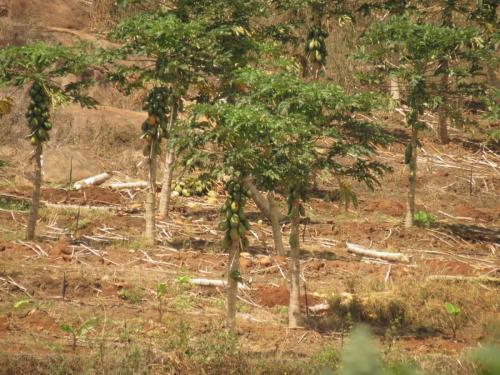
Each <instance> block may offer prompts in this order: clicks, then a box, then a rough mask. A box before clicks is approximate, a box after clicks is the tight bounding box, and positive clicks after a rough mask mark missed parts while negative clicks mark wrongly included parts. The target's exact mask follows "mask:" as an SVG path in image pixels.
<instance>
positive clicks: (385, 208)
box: [364, 199, 405, 216]
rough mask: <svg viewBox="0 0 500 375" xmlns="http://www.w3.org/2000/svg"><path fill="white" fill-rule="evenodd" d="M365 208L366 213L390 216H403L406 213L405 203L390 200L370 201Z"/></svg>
mask: <svg viewBox="0 0 500 375" xmlns="http://www.w3.org/2000/svg"><path fill="white" fill-rule="evenodd" d="M364 208H365V210H366V211H370V212H380V213H383V214H385V215H389V216H403V215H404V213H405V205H404V204H403V203H401V202H397V201H394V200H388V199H381V200H372V201H369V202H368V203H366V205H365V206H364Z"/></svg>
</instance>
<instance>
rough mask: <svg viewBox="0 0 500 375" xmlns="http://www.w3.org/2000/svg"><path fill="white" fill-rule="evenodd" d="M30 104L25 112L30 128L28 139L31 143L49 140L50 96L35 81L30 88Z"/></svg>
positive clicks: (50, 126)
mask: <svg viewBox="0 0 500 375" xmlns="http://www.w3.org/2000/svg"><path fill="white" fill-rule="evenodd" d="M29 94H30V99H31V101H30V104H29V106H28V111H27V112H26V120H27V121H28V127H29V128H30V131H31V132H30V134H29V136H28V137H29V139H30V142H31V144H32V145H36V144H38V143H41V142H45V141H48V140H49V133H48V132H49V131H50V129H52V124H51V123H50V121H49V117H50V113H49V110H50V108H49V106H50V96H49V95H48V93H47V90H46V89H45V88H44V87H43V85H42V84H40V83H38V82H35V83H33V85H32V86H31V89H30V92H29Z"/></svg>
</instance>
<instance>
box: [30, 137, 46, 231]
mask: <svg viewBox="0 0 500 375" xmlns="http://www.w3.org/2000/svg"><path fill="white" fill-rule="evenodd" d="M33 159H34V162H35V163H34V172H35V177H34V180H33V195H32V199H31V210H30V216H29V219H28V227H27V230H26V239H27V240H28V241H31V240H33V239H34V238H35V229H36V222H37V221H38V208H39V206H40V188H41V186H42V144H41V143H40V142H38V143H37V145H36V147H35V155H34V156H33Z"/></svg>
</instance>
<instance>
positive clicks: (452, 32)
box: [358, 17, 484, 227]
mask: <svg viewBox="0 0 500 375" xmlns="http://www.w3.org/2000/svg"><path fill="white" fill-rule="evenodd" d="M481 44H482V43H481V38H480V35H479V33H478V31H477V30H476V29H474V28H472V27H462V28H455V27H448V26H442V25H434V24H426V23H422V22H416V21H414V20H412V19H410V18H408V17H392V18H390V19H389V20H387V21H383V22H377V23H375V24H374V25H373V26H372V27H371V28H370V29H369V30H368V31H367V32H366V34H365V35H364V36H363V37H362V39H361V45H362V46H361V49H360V53H359V55H358V56H359V57H360V58H361V59H362V60H364V61H366V62H367V63H368V65H369V67H371V71H370V72H369V73H368V74H365V75H364V77H365V78H366V79H367V80H368V81H369V82H381V81H383V80H384V79H385V77H387V76H394V77H397V78H398V80H399V81H400V82H401V83H402V84H403V85H402V86H403V87H404V92H403V93H402V95H403V98H404V102H405V103H406V104H407V111H406V125H407V126H408V127H409V128H410V130H411V136H410V142H409V144H408V146H407V148H406V153H405V163H406V164H408V169H409V178H408V198H407V212H406V217H405V226H406V227H411V226H412V225H413V218H414V213H415V189H416V178H417V149H418V145H419V140H418V134H419V132H420V131H422V130H423V129H425V128H426V124H425V123H424V122H423V121H422V119H421V117H422V115H423V113H424V111H426V110H430V111H437V110H438V108H439V106H440V104H441V103H442V101H441V97H440V96H439V93H441V87H440V85H439V82H437V83H436V79H435V77H436V75H437V74H439V68H440V67H442V62H443V61H444V60H446V61H447V65H446V67H447V69H449V70H450V72H453V75H454V76H455V77H461V78H462V79H465V78H466V77H470V76H471V75H472V74H475V73H476V69H477V68H476V67H477V64H474V62H476V61H477V58H480V57H481V56H482V55H484V49H483V48H482V47H481ZM395 54H396V55H397V56H399V57H398V61H397V62H396V63H394V62H391V61H390V57H391V56H394V55H395ZM468 61H470V62H471V63H470V64H466V62H468Z"/></svg>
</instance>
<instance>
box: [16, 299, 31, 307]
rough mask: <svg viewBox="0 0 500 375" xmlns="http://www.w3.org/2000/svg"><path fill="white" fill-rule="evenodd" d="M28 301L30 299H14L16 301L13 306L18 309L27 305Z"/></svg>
mask: <svg viewBox="0 0 500 375" xmlns="http://www.w3.org/2000/svg"><path fill="white" fill-rule="evenodd" d="M30 302H31V300H30V299H20V300H18V301H16V303H14V308H15V309H20V308H21V307H23V306H26V305H28V304H29V303H30Z"/></svg>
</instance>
